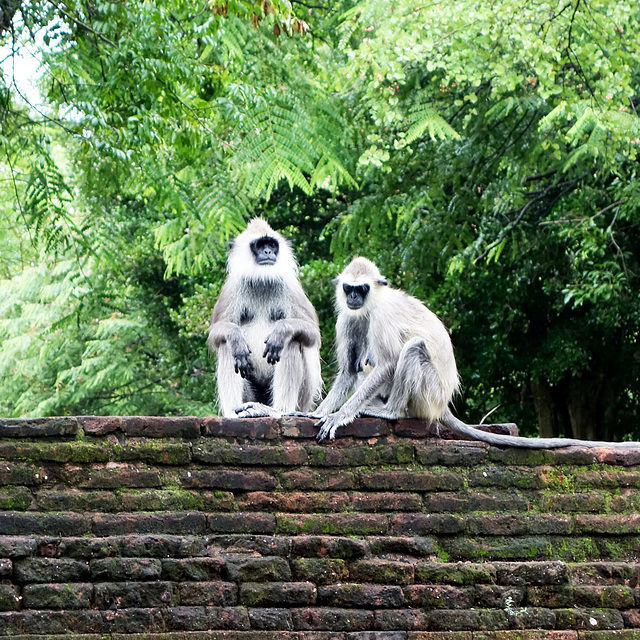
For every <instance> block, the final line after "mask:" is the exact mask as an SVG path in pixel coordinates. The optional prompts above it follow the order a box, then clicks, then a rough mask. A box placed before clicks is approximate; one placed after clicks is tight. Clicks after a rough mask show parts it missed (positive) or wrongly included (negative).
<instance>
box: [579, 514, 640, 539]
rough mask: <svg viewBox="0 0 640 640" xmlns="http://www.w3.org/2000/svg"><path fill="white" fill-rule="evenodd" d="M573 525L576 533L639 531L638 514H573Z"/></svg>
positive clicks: (636, 532)
mask: <svg viewBox="0 0 640 640" xmlns="http://www.w3.org/2000/svg"><path fill="white" fill-rule="evenodd" d="M573 526H574V531H575V533H577V534H581V533H582V534H584V533H587V534H594V533H595V534H607V535H624V534H638V533H640V514H638V513H632V514H629V515H620V514H615V515H605V516H603V515H575V516H573Z"/></svg>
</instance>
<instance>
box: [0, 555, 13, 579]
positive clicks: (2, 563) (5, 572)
mask: <svg viewBox="0 0 640 640" xmlns="http://www.w3.org/2000/svg"><path fill="white" fill-rule="evenodd" d="M0 555H2V554H0ZM12 573H13V562H11V560H9V558H0V580H5V579H7V578H10V577H11V574H12Z"/></svg>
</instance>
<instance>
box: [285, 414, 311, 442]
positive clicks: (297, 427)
mask: <svg viewBox="0 0 640 640" xmlns="http://www.w3.org/2000/svg"><path fill="white" fill-rule="evenodd" d="M317 421H318V420H317V418H301V417H295V418H290V417H287V416H283V417H282V418H281V419H280V421H279V422H280V429H281V432H282V436H283V437H284V438H292V439H311V438H315V437H316V436H317V435H318V427H316V422H317Z"/></svg>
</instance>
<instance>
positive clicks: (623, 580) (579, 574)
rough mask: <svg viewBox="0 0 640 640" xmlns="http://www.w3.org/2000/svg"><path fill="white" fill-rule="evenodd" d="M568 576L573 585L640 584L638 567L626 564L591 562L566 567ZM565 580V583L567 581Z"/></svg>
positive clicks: (632, 585) (639, 566) (637, 565)
mask: <svg viewBox="0 0 640 640" xmlns="http://www.w3.org/2000/svg"><path fill="white" fill-rule="evenodd" d="M567 573H568V575H569V578H567V580H569V579H570V581H571V582H572V583H573V584H593V585H601V584H626V585H629V586H631V587H636V586H638V585H639V584H640V565H639V564H636V563H627V562H591V563H581V564H572V565H569V566H568V572H567ZM567 580H565V582H566V581H567Z"/></svg>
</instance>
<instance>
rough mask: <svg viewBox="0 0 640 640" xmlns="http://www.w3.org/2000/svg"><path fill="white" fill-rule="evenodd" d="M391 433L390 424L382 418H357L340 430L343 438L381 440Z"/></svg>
mask: <svg viewBox="0 0 640 640" xmlns="http://www.w3.org/2000/svg"><path fill="white" fill-rule="evenodd" d="M390 433H391V429H390V427H389V423H388V422H387V421H386V420H380V418H356V419H355V420H354V421H353V422H350V423H349V424H347V425H345V426H344V427H341V428H340V435H341V437H343V438H347V437H352V438H379V437H380V436H386V435H389V434H390Z"/></svg>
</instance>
